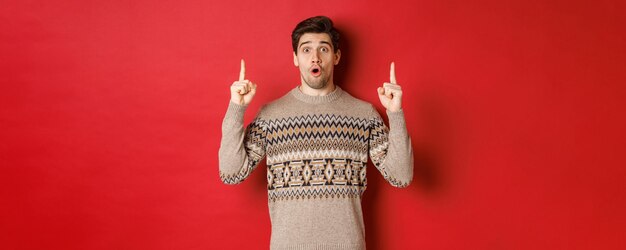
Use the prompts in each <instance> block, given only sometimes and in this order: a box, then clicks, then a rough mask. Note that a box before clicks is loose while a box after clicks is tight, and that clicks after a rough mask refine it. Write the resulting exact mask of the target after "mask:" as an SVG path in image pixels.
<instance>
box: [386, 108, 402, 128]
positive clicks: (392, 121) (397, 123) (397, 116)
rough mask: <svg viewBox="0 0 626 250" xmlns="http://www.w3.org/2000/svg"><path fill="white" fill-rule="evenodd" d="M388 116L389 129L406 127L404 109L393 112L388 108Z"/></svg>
mask: <svg viewBox="0 0 626 250" xmlns="http://www.w3.org/2000/svg"><path fill="white" fill-rule="evenodd" d="M387 117H388V118H389V129H392V130H393V129H401V128H406V122H405V121H404V111H403V110H402V109H400V110H398V111H395V112H391V111H389V110H387Z"/></svg>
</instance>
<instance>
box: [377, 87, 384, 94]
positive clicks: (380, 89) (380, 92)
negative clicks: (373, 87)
mask: <svg viewBox="0 0 626 250" xmlns="http://www.w3.org/2000/svg"><path fill="white" fill-rule="evenodd" d="M377 90H378V95H384V94H385V89H384V88H383V87H378V89H377Z"/></svg>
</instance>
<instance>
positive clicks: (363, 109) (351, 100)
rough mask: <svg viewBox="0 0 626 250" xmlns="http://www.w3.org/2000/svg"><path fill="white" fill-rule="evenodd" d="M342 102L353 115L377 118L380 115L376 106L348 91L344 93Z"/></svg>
mask: <svg viewBox="0 0 626 250" xmlns="http://www.w3.org/2000/svg"><path fill="white" fill-rule="evenodd" d="M340 101H341V102H342V103H341V105H342V106H344V107H349V108H350V110H351V111H352V112H353V113H355V114H360V116H365V117H375V116H377V115H378V112H377V111H376V108H375V107H374V105H372V104H371V103H369V102H367V101H364V100H361V99H359V98H356V97H354V96H352V95H351V94H350V93H348V92H346V91H344V92H343V95H342V98H341V100H340Z"/></svg>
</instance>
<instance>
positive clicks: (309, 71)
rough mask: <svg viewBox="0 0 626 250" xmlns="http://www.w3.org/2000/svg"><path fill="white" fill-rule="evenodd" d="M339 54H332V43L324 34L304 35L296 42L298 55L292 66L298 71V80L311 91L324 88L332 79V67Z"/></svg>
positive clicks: (336, 61) (294, 55) (294, 57)
mask: <svg viewBox="0 0 626 250" xmlns="http://www.w3.org/2000/svg"><path fill="white" fill-rule="evenodd" d="M340 57H341V52H340V51H339V50H337V53H335V52H333V43H332V41H331V40H330V36H329V35H328V34H326V33H305V34H303V35H302V36H301V37H300V41H298V53H297V54H296V53H294V54H293V64H294V65H296V67H298V68H299V69H300V78H301V79H302V81H303V82H304V83H306V84H307V85H308V86H309V87H311V88H313V89H322V88H324V87H326V86H327V85H328V83H329V81H332V79H333V69H334V66H335V65H337V64H338V63H339V58H340Z"/></svg>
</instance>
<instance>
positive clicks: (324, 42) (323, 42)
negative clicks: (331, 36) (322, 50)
mask: <svg viewBox="0 0 626 250" xmlns="http://www.w3.org/2000/svg"><path fill="white" fill-rule="evenodd" d="M307 43H313V42H312V41H306V42H303V43H301V44H300V45H298V48H300V47H302V45H305V44H307ZM320 44H327V45H328V46H330V47H331V48H332V47H333V45H332V44H330V43H329V42H327V41H321V42H320Z"/></svg>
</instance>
